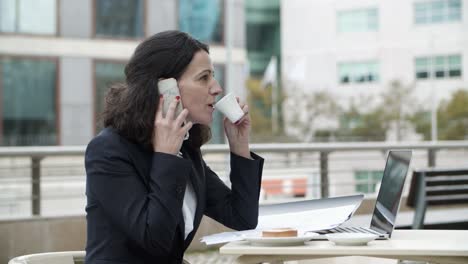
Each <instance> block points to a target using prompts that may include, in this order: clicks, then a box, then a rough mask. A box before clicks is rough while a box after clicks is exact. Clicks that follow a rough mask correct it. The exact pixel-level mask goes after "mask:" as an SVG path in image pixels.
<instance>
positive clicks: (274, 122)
mask: <svg viewBox="0 0 468 264" xmlns="http://www.w3.org/2000/svg"><path fill="white" fill-rule="evenodd" d="M275 59H276V58H275ZM275 65H277V64H276V63H275ZM276 71H277V69H276V67H275V72H276ZM271 85H272V86H271V129H272V131H273V135H276V134H277V133H278V78H275V80H274V81H273V82H272V83H271Z"/></svg>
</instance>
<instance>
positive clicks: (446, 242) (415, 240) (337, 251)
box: [220, 230, 468, 260]
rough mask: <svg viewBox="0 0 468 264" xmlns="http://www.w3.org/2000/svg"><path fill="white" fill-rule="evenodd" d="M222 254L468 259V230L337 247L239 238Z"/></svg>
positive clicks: (405, 234)
mask: <svg viewBox="0 0 468 264" xmlns="http://www.w3.org/2000/svg"><path fill="white" fill-rule="evenodd" d="M220 253H221V254H233V255H244V256H245V255H269V256H272V255H303V256H304V255H308V256H314V255H320V256H327V255H328V256H351V255H367V256H379V255H380V256H391V255H395V256H424V257H427V256H452V257H455V256H457V257H467V260H468V230H395V231H394V232H393V235H392V238H391V239H389V240H375V241H372V242H369V243H368V245H367V246H337V245H335V244H334V243H333V242H330V241H327V240H325V241H309V242H306V244H304V245H300V246H274V247H269V246H252V245H250V244H249V243H248V242H247V241H236V242H231V243H228V244H226V245H224V246H223V247H221V248H220Z"/></svg>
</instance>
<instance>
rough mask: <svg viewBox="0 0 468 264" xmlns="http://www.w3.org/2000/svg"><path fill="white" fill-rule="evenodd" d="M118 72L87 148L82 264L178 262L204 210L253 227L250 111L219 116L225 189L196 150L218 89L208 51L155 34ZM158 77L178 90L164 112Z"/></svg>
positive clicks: (256, 180)
mask: <svg viewBox="0 0 468 264" xmlns="http://www.w3.org/2000/svg"><path fill="white" fill-rule="evenodd" d="M125 75H126V81H125V83H124V84H121V85H118V86H113V87H111V89H110V90H109V93H108V95H107V97H106V106H105V110H104V112H103V116H102V119H103V123H104V126H105V128H104V129H103V130H102V131H101V133H99V135H97V136H96V137H95V138H94V139H93V140H92V141H91V142H90V143H89V145H88V147H87V149H86V155H85V166H86V195H87V205H86V212H87V233H88V237H87V244H86V264H104V263H106V264H108V263H131V264H138V263H182V262H183V255H184V251H185V249H186V248H187V247H188V246H189V244H190V242H191V241H192V239H193V236H194V234H195V232H196V230H197V228H198V226H199V224H200V220H201V218H202V215H203V214H205V215H207V216H209V217H211V218H213V219H215V220H216V221H218V222H220V223H222V224H224V225H226V226H228V227H230V228H233V229H236V230H245V229H252V228H255V227H256V225H257V219H258V198H259V190H260V182H261V177H262V168H263V159H262V158H261V157H259V156H257V155H256V154H254V153H252V152H250V150H249V130H250V118H249V115H248V114H246V115H245V116H244V117H243V119H242V120H241V121H240V122H238V123H236V124H232V123H230V122H229V121H228V120H226V119H225V120H224V130H225V133H226V137H227V139H228V142H229V148H230V152H231V154H230V165H231V173H230V181H231V186H232V187H231V188H228V187H227V186H226V185H225V184H224V183H223V182H222V181H221V180H220V179H219V178H218V176H217V175H216V174H215V173H214V172H213V171H212V170H211V169H210V168H209V167H208V166H207V164H205V162H204V160H203V158H202V155H201V152H200V147H201V146H202V145H203V144H204V143H206V142H207V141H208V140H209V138H210V130H209V125H210V124H211V123H212V121H213V104H214V103H215V97H216V96H217V95H219V94H220V93H221V92H222V89H221V87H220V85H219V83H218V82H217V81H216V79H215V78H214V70H213V64H212V62H211V59H210V56H209V50H208V46H206V45H205V44H203V43H201V42H199V41H197V40H196V39H194V38H192V37H191V36H189V35H188V34H186V33H182V32H179V31H165V32H161V33H158V34H156V35H154V36H152V37H150V38H148V39H146V40H145V41H143V42H142V43H141V44H140V45H139V46H138V47H137V48H136V50H135V52H134V54H133V56H132V57H131V58H130V61H129V62H128V64H127V65H126V67H125ZM164 78H175V79H176V80H177V84H178V87H179V91H180V98H177V99H174V100H173V101H172V102H171V104H170V107H169V110H168V112H167V113H166V114H165V115H164V114H163V111H162V105H163V102H164V100H165V98H164V96H160V94H159V92H158V89H157V82H158V80H160V79H164ZM179 103H182V105H183V107H184V110H183V111H182V112H181V113H180V114H178V115H177V114H176V113H175V112H176V111H175V109H176V106H177V104H179ZM241 107H242V108H243V110H244V112H246V113H247V112H248V106H247V105H245V104H241ZM184 122H185V125H183V124H184ZM187 132H189V138H188V139H187V140H184V138H185V135H186V133H187Z"/></svg>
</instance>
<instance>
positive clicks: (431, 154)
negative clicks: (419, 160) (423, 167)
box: [427, 148, 437, 167]
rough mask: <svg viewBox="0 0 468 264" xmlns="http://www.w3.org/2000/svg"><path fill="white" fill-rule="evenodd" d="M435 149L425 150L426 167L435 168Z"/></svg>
mask: <svg viewBox="0 0 468 264" xmlns="http://www.w3.org/2000/svg"><path fill="white" fill-rule="evenodd" d="M436 151H437V150H436V149H432V148H430V149H428V150H427V165H428V166H429V167H435V166H436Z"/></svg>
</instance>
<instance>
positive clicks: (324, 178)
mask: <svg viewBox="0 0 468 264" xmlns="http://www.w3.org/2000/svg"><path fill="white" fill-rule="evenodd" d="M328 184H329V183H328V152H327V151H320V197H322V198H327V197H328V196H329V193H328Z"/></svg>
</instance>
